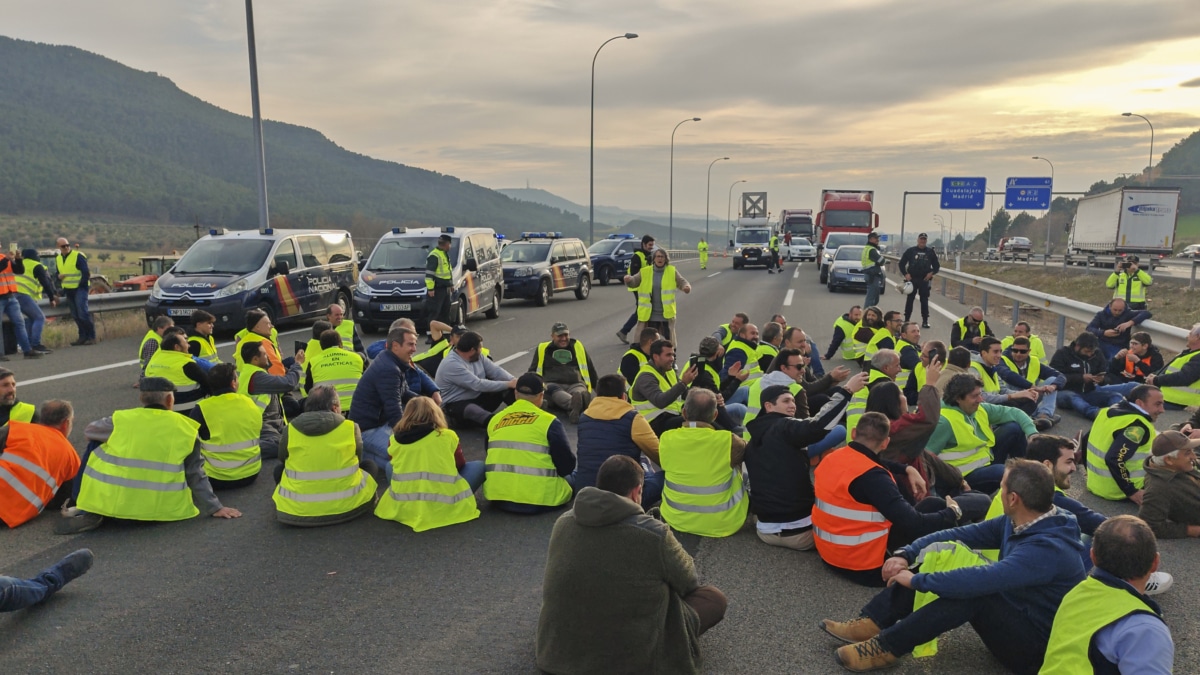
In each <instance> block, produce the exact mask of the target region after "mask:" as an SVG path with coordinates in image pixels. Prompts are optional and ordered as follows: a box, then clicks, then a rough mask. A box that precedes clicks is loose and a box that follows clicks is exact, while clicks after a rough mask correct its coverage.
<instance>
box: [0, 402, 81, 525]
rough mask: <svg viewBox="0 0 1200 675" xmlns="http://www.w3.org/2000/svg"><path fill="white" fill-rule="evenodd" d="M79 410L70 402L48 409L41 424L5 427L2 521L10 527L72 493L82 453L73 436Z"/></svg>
mask: <svg viewBox="0 0 1200 675" xmlns="http://www.w3.org/2000/svg"><path fill="white" fill-rule="evenodd" d="M73 419H74V411H73V410H72V409H71V404H70V403H68V402H67V401H57V400H56V401H46V402H45V403H43V404H42V410H41V421H40V422H39V423H37V424H34V423H32V422H20V421H17V420H12V421H11V422H9V423H8V424H5V425H3V426H0V521H4V524H6V525H8V526H9V527H17V526H18V525H20V524H22V523H25V522H28V521H30V520H32V519H34V518H36V517H37V515H38V514H39V513H41V512H42V510H43V509H45V508H47V507H50V508H55V507H57V504H58V503H61V501H62V500H64V499H65V498H66V497H67V495H69V494H70V493H71V488H70V484H71V481H72V480H74V478H75V475H76V474H78V473H79V454H78V453H76V452H75V448H74V447H72V446H71V443H70V441H68V440H67V437H68V436H70V434H71V424H72V421H73Z"/></svg>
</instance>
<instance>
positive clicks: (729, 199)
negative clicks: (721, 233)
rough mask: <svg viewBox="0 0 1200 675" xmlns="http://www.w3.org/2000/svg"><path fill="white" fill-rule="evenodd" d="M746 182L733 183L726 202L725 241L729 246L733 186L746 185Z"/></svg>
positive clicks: (737, 181) (736, 181)
mask: <svg viewBox="0 0 1200 675" xmlns="http://www.w3.org/2000/svg"><path fill="white" fill-rule="evenodd" d="M745 182H746V181H744V180H735V181H733V185H730V186H729V198H728V199H727V200H725V241H726V245H727V246H728V242H729V226H730V223H731V222H732V221H731V220H730V216H729V207H730V206H731V205H732V204H733V186H734V185H737V184H738V183H745Z"/></svg>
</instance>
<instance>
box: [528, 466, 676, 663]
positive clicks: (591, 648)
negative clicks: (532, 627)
mask: <svg viewBox="0 0 1200 675" xmlns="http://www.w3.org/2000/svg"><path fill="white" fill-rule="evenodd" d="M699 585H700V584H699V581H698V579H697V578H696V568H695V565H694V564H693V562H692V557H691V556H690V555H688V553H687V552H686V551H684V550H683V547H682V546H680V544H679V542H678V541H677V540H676V539H675V536H674V535H673V534H671V529H670V528H669V527H668V526H667V525H666V524H665V523H663V522H661V521H658V520H655V519H654V518H651V517H650V516H647V515H645V513H644V512H643V511H642V507H641V506H638V505H637V504H635V503H633V502H632V501H630V500H629V499H627V498H625V497H622V496H620V495H617V494H614V493H611V492H606V491H604V490H600V489H598V488H594V487H586V488H583V489H582V490H580V491H579V494H578V495H576V497H575V507H574V508H573V509H572V510H570V511H567V512H566V513H564V514H563V515H562V516H560V517H559V519H558V521H557V522H556V523H555V524H554V531H553V532H552V533H551V535H550V547H549V550H548V551H547V554H546V576H545V580H544V582H543V584H542V612H541V617H540V618H539V620H538V629H537V665H538V667H539V668H541V669H542V670H545V671H547V672H550V673H572V674H573V675H586V674H588V673H604V674H607V673H695V672H699V667H700V645H699V642H698V633H699V629H700V619H699V616H697V614H696V612H695V610H693V609H692V608H691V607H689V606H688V605H687V603H685V602H684V601H683V597H684V596H685V595H687V594H689V593H691V592H692V591H694V590H696V588H697V587H699Z"/></svg>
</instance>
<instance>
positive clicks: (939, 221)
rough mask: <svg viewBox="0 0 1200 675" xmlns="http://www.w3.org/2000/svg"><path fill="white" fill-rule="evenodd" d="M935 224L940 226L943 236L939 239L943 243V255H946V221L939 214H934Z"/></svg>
mask: <svg viewBox="0 0 1200 675" xmlns="http://www.w3.org/2000/svg"><path fill="white" fill-rule="evenodd" d="M933 224H934V225H937V226H938V229H939V230H941V234H940V235H939V236H938V239H939V240H940V241H941V242H942V254H943V255H945V254H946V221H945V220H944V219H943V218H942V217H941V216H940V215H938V214H936V213H935V214H933Z"/></svg>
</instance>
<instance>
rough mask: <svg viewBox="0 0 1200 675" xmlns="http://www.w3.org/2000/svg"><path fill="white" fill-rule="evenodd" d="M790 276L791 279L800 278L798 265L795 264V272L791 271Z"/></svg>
mask: <svg viewBox="0 0 1200 675" xmlns="http://www.w3.org/2000/svg"><path fill="white" fill-rule="evenodd" d="M792 278H793V279H799V278H800V266H799V265H796V271H795V272H792Z"/></svg>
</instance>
